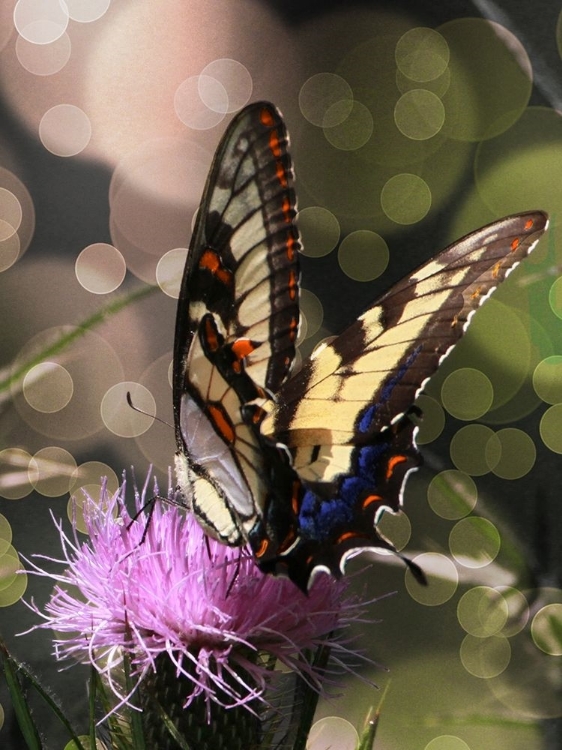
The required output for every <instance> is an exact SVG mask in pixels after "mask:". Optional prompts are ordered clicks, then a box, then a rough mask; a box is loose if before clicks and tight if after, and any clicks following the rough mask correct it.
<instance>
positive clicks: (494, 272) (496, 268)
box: [492, 261, 502, 279]
mask: <svg viewBox="0 0 562 750" xmlns="http://www.w3.org/2000/svg"><path fill="white" fill-rule="evenodd" d="M501 267H502V264H501V262H499V261H498V262H497V263H496V265H495V266H494V267H493V268H492V276H493V278H494V279H497V278H498V276H499V274H500V269H501Z"/></svg>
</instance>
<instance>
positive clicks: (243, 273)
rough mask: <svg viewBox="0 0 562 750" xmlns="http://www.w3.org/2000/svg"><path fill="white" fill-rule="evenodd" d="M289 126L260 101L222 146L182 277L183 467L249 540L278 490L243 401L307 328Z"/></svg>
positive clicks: (208, 524) (263, 390) (216, 511)
mask: <svg viewBox="0 0 562 750" xmlns="http://www.w3.org/2000/svg"><path fill="white" fill-rule="evenodd" d="M294 218H295V195H294V191H293V187H292V168H291V162H290V157H289V155H288V152H287V133H286V130H285V127H284V124H283V121H282V119H281V116H280V114H279V112H278V111H277V110H276V109H275V107H273V106H272V105H271V104H268V103H265V102H258V103H256V104H252V105H250V106H248V107H246V108H245V109H244V110H243V111H242V112H240V113H239V114H238V116H237V117H235V118H234V119H233V121H232V122H231V124H230V126H229V128H228V129H227V131H226V133H225V135H224V137H223V138H222V140H221V143H220V145H219V147H218V149H217V152H216V154H215V158H214V161H213V164H212V167H211V171H210V174H209V177H208V180H207V184H206V187H205V190H204V193H203V198H202V202H201V206H200V210H199V213H198V217H197V221H196V225H195V228H194V232H193V236H192V240H191V244H190V247H189V252H188V258H187V262H186V267H185V270H184V275H183V279H182V284H181V290H180V297H179V304H178V311H177V318H176V330H175V343H174V363H173V406H174V421H175V430H176V442H177V446H178V451H177V454H176V472H177V475H178V483H179V486H180V489H181V490H182V492H183V495H184V498H185V501H186V503H187V504H188V505H190V506H191V508H192V510H193V512H194V513H195V514H196V515H197V517H198V518H199V520H200V521H201V523H202V525H203V526H204V528H205V529H206V530H207V532H208V533H209V534H211V535H212V536H215V537H216V538H218V539H220V540H221V541H224V542H226V543H228V544H241V543H242V542H243V541H244V540H245V538H246V535H247V531H248V529H249V528H250V527H251V526H252V524H253V522H254V520H255V518H256V516H258V517H259V514H260V513H261V509H262V506H263V502H264V498H265V497H266V494H267V483H266V480H265V477H264V475H263V472H261V471H260V468H261V464H262V455H261V448H260V446H259V441H258V438H257V436H256V434H255V430H253V428H252V427H251V426H248V425H247V424H246V423H245V422H244V420H243V418H242V415H241V405H242V404H243V403H244V402H246V401H248V400H252V399H255V398H257V397H260V398H265V399H268V398H270V395H269V394H270V392H274V391H277V390H278V389H279V387H280V385H281V383H282V382H283V381H284V379H285V378H286V375H287V373H288V371H289V368H290V366H291V363H292V361H293V358H294V352H295V338H296V333H297V328H298V316H299V312H298V273H299V272H298V250H299V247H300V245H299V241H298V234H297V231H296V229H295V226H294Z"/></svg>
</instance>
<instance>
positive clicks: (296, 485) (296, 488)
mask: <svg viewBox="0 0 562 750" xmlns="http://www.w3.org/2000/svg"><path fill="white" fill-rule="evenodd" d="M300 488H301V483H300V482H298V481H295V482H293V494H292V496H291V508H292V510H293V513H294V514H295V516H298V514H299V492H300Z"/></svg>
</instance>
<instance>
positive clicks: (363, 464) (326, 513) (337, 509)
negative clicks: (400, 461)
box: [299, 346, 421, 542]
mask: <svg viewBox="0 0 562 750" xmlns="http://www.w3.org/2000/svg"><path fill="white" fill-rule="evenodd" d="M420 351H421V346H418V347H416V349H415V350H414V351H413V352H412V353H411V354H410V356H409V357H408V358H407V359H406V361H405V362H404V363H403V364H402V366H401V367H400V368H399V369H398V371H397V372H396V373H395V374H394V375H393V376H392V377H391V378H389V380H388V381H387V383H386V384H385V386H384V388H383V389H382V392H381V393H380V396H379V399H378V400H377V401H376V402H375V403H373V404H369V405H368V406H366V407H365V409H363V412H362V413H361V412H360V413H359V416H358V419H357V429H358V432H359V433H361V434H364V435H369V433H371V432H372V431H373V425H374V421H375V418H376V416H377V412H378V411H379V409H380V408H381V407H382V406H384V405H385V404H386V403H388V402H389V401H390V399H391V397H392V392H393V390H394V388H395V387H396V386H397V385H398V383H399V382H400V380H401V379H402V378H403V377H404V375H405V374H406V372H407V371H408V370H409V368H410V367H411V365H412V363H413V362H414V360H415V359H416V357H417V356H418V354H419V353H420ZM379 435H380V436H381V437H380V438H378V436H379ZM382 435H383V433H374V435H373V440H374V442H370V443H368V444H367V445H363V446H356V447H355V450H354V451H353V453H352V459H351V461H350V465H349V468H348V472H349V473H348V474H345V473H343V474H341V475H340V476H339V480H338V479H336V481H335V486H336V487H337V494H336V495H335V496H334V497H332V498H327V497H322V496H321V495H319V494H317V493H316V492H315V490H314V489H313V487H311V486H308V485H306V484H305V487H306V489H305V493H304V496H303V498H302V502H301V508H300V512H299V528H300V532H301V535H302V537H303V539H310V540H314V541H317V542H323V541H328V540H329V539H330V538H331V537H332V536H333V534H334V530H335V529H338V528H340V529H341V528H342V527H343V528H345V527H352V526H353V524H354V522H355V521H356V518H357V512H358V510H357V509H358V508H359V507H360V505H361V502H362V500H363V498H364V497H365V496H367V495H369V494H374V493H377V492H378V491H382V489H383V488H379V486H378V484H379V482H378V479H377V477H380V476H381V475H380V469H381V462H383V463H384V455H385V454H388V451H389V448H391V443H389V438H390V435H389V437H387V439H384V437H382Z"/></svg>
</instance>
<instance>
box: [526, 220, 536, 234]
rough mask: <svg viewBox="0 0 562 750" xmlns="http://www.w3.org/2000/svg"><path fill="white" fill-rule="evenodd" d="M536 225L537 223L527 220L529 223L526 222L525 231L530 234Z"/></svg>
mask: <svg viewBox="0 0 562 750" xmlns="http://www.w3.org/2000/svg"><path fill="white" fill-rule="evenodd" d="M534 223H535V222H534V221H533V220H532V219H527V221H526V222H525V227H524V229H525V231H526V232H528V231H529V229H532V228H533V224H534Z"/></svg>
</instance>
